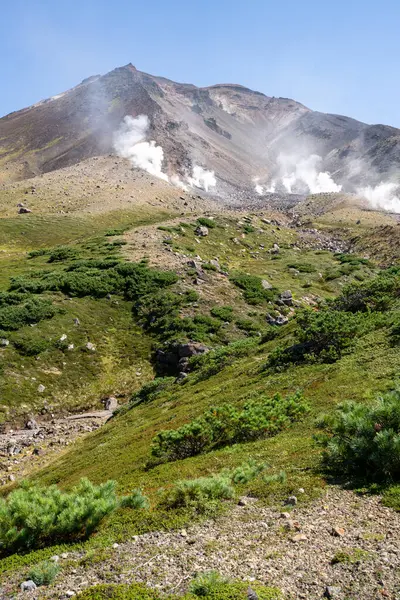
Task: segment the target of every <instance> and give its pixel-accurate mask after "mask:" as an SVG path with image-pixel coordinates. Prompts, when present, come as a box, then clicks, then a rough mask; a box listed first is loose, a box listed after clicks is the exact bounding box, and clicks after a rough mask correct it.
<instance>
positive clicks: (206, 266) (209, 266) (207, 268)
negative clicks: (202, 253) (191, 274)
mask: <svg viewBox="0 0 400 600" xmlns="http://www.w3.org/2000/svg"><path fill="white" fill-rule="evenodd" d="M201 266H202V268H203V269H204V270H205V271H218V268H217V267H216V265H213V264H212V263H210V262H206V263H203V264H202V265H201Z"/></svg>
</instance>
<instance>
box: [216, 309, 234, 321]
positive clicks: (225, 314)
mask: <svg viewBox="0 0 400 600" xmlns="http://www.w3.org/2000/svg"><path fill="white" fill-rule="evenodd" d="M210 313H211V314H212V316H213V317H215V318H216V319H221V321H227V322H228V323H230V322H231V321H233V314H232V313H233V308H232V307H231V306H214V308H212V309H211V310H210Z"/></svg>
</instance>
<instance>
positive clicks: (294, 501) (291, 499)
mask: <svg viewBox="0 0 400 600" xmlns="http://www.w3.org/2000/svg"><path fill="white" fill-rule="evenodd" d="M285 504H287V505H290V506H295V505H296V504H297V498H296V496H289V498H288V499H287V500H286V502H285Z"/></svg>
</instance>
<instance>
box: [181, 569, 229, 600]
mask: <svg viewBox="0 0 400 600" xmlns="http://www.w3.org/2000/svg"><path fill="white" fill-rule="evenodd" d="M227 583H229V579H227V578H226V577H222V576H221V575H220V574H219V573H218V572H217V571H206V572H205V573H199V574H198V575H197V576H196V577H195V579H193V581H191V583H190V585H189V592H190V593H191V594H194V595H195V596H199V597H204V596H210V594H211V593H212V592H214V591H215V589H216V588H217V589H218V588H220V587H221V586H223V585H225V584H227Z"/></svg>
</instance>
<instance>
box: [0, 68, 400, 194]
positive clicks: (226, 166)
mask: <svg viewBox="0 0 400 600" xmlns="http://www.w3.org/2000/svg"><path fill="white" fill-rule="evenodd" d="M141 114H145V115H147V116H148V118H149V122H150V128H149V132H148V136H149V138H148V139H151V140H155V141H156V143H157V144H159V145H161V146H162V147H163V150H164V161H163V171H164V172H165V173H167V174H168V175H172V174H178V175H179V176H181V175H182V174H183V173H185V172H188V171H190V169H191V168H192V166H193V165H194V164H198V165H200V166H202V167H204V168H207V169H210V170H213V171H215V175H216V177H217V178H218V182H219V190H220V191H221V192H222V193H223V192H224V190H225V191H227V192H228V191H229V189H231V188H232V186H234V187H236V188H242V189H244V190H253V189H254V181H256V182H260V183H261V184H264V183H265V184H268V182H271V181H272V180H273V179H274V177H276V175H277V174H279V172H281V171H282V156H283V157H284V161H286V162H287V161H288V160H289V163H290V162H292V163H296V162H298V161H299V160H302V159H308V157H310V155H313V154H316V155H318V156H320V157H321V160H320V161H319V163H318V170H320V171H328V172H330V173H331V175H332V177H333V178H334V180H335V182H336V183H338V184H341V185H343V189H344V190H347V191H352V190H354V189H356V188H357V186H359V185H360V184H362V185H365V184H374V185H375V184H376V183H379V182H380V181H381V180H383V179H385V178H389V177H391V178H392V179H393V173H395V172H396V171H397V170H398V169H399V166H400V130H399V129H396V128H394V127H389V126H386V125H366V124H365V123H361V122H359V121H356V120H354V119H351V118H348V117H344V116H339V115H331V114H324V113H319V112H314V111H312V110H310V109H308V108H307V107H305V106H303V105H302V104H299V103H298V102H295V101H294V100H290V99H287V98H275V97H269V96H265V95H264V94H262V93H260V92H255V91H252V90H250V89H247V88H245V87H242V86H240V85H234V84H221V85H213V86H210V87H205V88H198V87H196V86H194V85H190V84H181V83H175V82H173V81H170V80H168V79H164V78H162V77H154V76H152V75H148V74H146V73H142V72H140V71H138V70H137V69H136V68H135V67H134V66H133V65H131V64H129V65H126V66H124V67H120V68H117V69H115V70H113V71H111V72H110V73H108V74H106V75H104V76H95V77H90V78H88V79H86V80H84V81H83V82H82V83H81V84H79V85H77V86H76V87H74V88H72V89H71V90H69V91H67V92H64V93H61V94H58V95H57V96H54V97H52V98H49V99H47V100H43V101H41V102H38V103H37V104H35V105H33V106H31V107H29V108H26V109H23V110H20V111H18V112H14V113H11V114H9V115H7V116H5V117H3V118H2V119H0V182H7V181H12V180H18V179H24V178H27V177H31V176H34V175H37V174H40V173H43V172H48V171H53V170H55V169H58V168H61V167H65V166H69V165H72V164H74V163H77V162H79V161H80V160H82V159H85V158H88V157H91V156H94V155H104V154H109V153H111V152H113V135H114V133H115V131H116V130H117V129H118V127H119V125H120V123H121V121H122V119H123V118H124V117H125V116H126V115H132V116H133V117H135V116H138V115H141ZM278 157H280V158H278ZM323 191H327V190H323Z"/></svg>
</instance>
